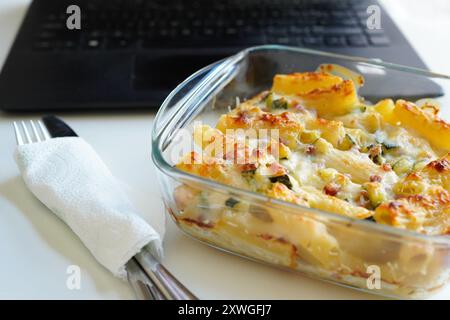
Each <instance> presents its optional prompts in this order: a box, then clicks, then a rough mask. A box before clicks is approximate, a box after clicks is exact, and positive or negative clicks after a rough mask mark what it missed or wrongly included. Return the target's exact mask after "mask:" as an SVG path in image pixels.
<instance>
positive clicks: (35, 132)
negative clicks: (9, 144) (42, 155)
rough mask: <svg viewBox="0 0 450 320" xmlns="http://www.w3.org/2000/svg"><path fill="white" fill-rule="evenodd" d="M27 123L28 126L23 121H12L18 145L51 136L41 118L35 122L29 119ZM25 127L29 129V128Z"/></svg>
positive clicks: (43, 139) (46, 138)
mask: <svg viewBox="0 0 450 320" xmlns="http://www.w3.org/2000/svg"><path fill="white" fill-rule="evenodd" d="M29 123H30V124H29V126H27V124H26V122H25V121H21V122H20V124H19V123H17V122H16V121H14V122H13V126H14V133H15V135H16V141H17V144H18V145H19V146H21V145H23V144H28V143H35V142H42V141H45V140H49V139H50V138H51V137H50V135H49V133H48V131H47V129H46V128H45V127H44V124H43V123H42V121H41V120H37V124H36V123H35V122H34V121H33V120H30V121H29ZM27 127H30V128H31V129H30V130H29V129H28V128H27Z"/></svg>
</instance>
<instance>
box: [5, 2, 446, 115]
mask: <svg viewBox="0 0 450 320" xmlns="http://www.w3.org/2000/svg"><path fill="white" fill-rule="evenodd" d="M373 4H375V5H378V3H377V2H376V1H373V0H370V1H365V0H339V1H331V0H309V1H308V0H225V1H212V0H68V1H66V0H34V1H33V2H32V4H31V6H30V8H29V10H28V12H27V14H26V16H25V19H24V21H23V23H22V26H21V28H20V30H19V32H18V35H17V38H16V40H15V42H14V44H13V46H12V48H11V51H10V53H9V56H8V58H7V60H6V62H5V64H4V66H3V69H2V71H1V74H0V109H3V110H9V111H37V110H59V111H61V110H82V109H83V110H87V109H97V110H98V109H114V108H121V109H130V108H151V107H157V106H159V105H160V104H161V102H162V100H163V99H164V98H165V97H166V95H167V94H168V93H169V92H170V91H171V90H172V89H173V88H174V87H175V86H176V85H177V84H178V83H179V82H181V81H182V80H183V79H184V78H186V77H187V76H188V75H190V74H191V73H192V72H194V71H196V70H198V69H200V68H201V67H203V66H205V65H207V64H209V63H211V62H213V61H216V60H219V59H221V58H223V57H226V56H228V55H231V54H233V53H235V52H237V51H239V50H241V49H243V48H246V47H249V46H254V45H262V44H283V45H290V46H299V47H307V48H314V49H318V50H326V51H333V52H338V53H344V54H350V55H356V56H365V57H375V58H380V59H382V60H385V61H390V62H396V63H401V64H405V65H409V66H415V67H420V68H426V66H425V65H424V63H423V62H422V60H421V59H420V58H419V57H418V55H417V54H416V53H415V51H414V49H413V48H412V47H411V45H410V44H409V43H408V41H407V40H406V39H405V37H404V36H403V35H402V34H401V32H400V31H399V29H398V28H397V27H396V25H395V24H394V23H393V21H392V20H391V19H390V17H389V15H388V13H387V12H385V11H383V10H382V11H381V15H380V16H381V19H382V21H381V22H382V29H381V30H380V29H375V30H369V29H368V28H367V17H368V13H367V7H368V6H369V5H373ZM69 5H76V6H78V7H79V8H80V11H81V15H80V20H79V21H80V26H81V29H79V30H78V29H74V30H69V29H68V28H67V24H66V22H67V19H68V17H69V15H71V14H68V13H67V8H68V6H69ZM429 93H430V96H431V95H438V94H439V87H437V86H430V92H429Z"/></svg>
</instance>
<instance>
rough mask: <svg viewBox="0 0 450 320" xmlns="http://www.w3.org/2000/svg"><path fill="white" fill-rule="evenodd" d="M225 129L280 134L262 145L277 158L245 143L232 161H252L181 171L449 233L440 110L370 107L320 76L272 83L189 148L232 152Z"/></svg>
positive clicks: (225, 159) (447, 132)
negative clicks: (219, 146)
mask: <svg viewBox="0 0 450 320" xmlns="http://www.w3.org/2000/svg"><path fill="white" fill-rule="evenodd" d="M430 110H432V111H433V112H431V111H430ZM433 124H438V125H433ZM423 128H427V131H426V132H425V131H424V130H423ZM230 129H244V130H248V129H256V130H257V131H256V132H260V130H263V129H265V130H272V129H276V130H278V139H276V140H270V139H269V140H268V142H269V145H270V147H271V148H272V149H275V148H276V149H277V150H278V157H276V156H274V155H273V154H272V153H270V152H267V150H261V149H258V147H257V146H255V144H254V143H248V142H247V144H246V145H245V148H244V149H243V150H244V151H242V150H241V149H240V151H238V152H241V154H242V155H243V157H244V158H246V159H247V158H248V159H253V160H254V161H253V162H251V161H247V162H246V163H244V164H242V163H236V161H235V160H236V158H233V156H236V152H232V154H230V153H229V152H228V153H227V152H220V153H219V154H217V152H216V153H209V154H208V155H207V156H205V155H203V160H204V161H202V162H201V163H200V164H191V163H188V164H186V163H187V162H186V161H181V162H180V164H178V168H180V169H182V170H184V171H188V172H191V173H194V174H197V175H201V176H203V177H207V178H211V179H214V180H216V181H219V182H222V183H225V184H229V185H233V186H236V187H239V188H244V189H247V190H252V191H255V192H260V193H263V194H265V195H267V196H269V197H274V198H278V199H281V200H284V201H288V202H293V203H296V204H299V205H302V206H307V207H312V208H317V209H321V210H326V211H330V212H333V213H336V214H342V215H346V216H350V217H353V218H357V219H367V218H370V219H371V220H373V221H374V222H377V223H382V224H388V225H392V226H394V227H398V228H404V229H410V230H414V231H417V232H421V233H425V234H450V200H449V199H450V197H449V195H448V192H449V187H450V178H448V177H450V169H449V168H450V165H449V161H448V159H450V156H449V155H448V152H449V151H450V148H449V149H447V145H448V146H449V147H450V126H449V125H447V124H446V123H445V122H444V121H443V120H441V119H439V118H438V109H437V107H433V108H431V107H430V105H429V104H427V105H423V106H420V107H419V106H416V105H414V104H413V103H411V102H405V101H403V100H399V101H397V102H396V103H394V102H393V101H392V100H383V101H380V102H378V103H377V104H375V105H368V104H365V103H364V102H363V101H362V100H361V99H359V98H358V96H357V93H356V87H355V85H354V83H353V82H352V81H350V80H343V79H341V78H339V77H337V76H331V75H329V74H327V73H321V72H319V73H306V74H292V75H277V76H276V77H275V78H274V86H273V88H272V90H271V91H267V92H263V93H261V94H259V95H257V96H256V97H254V98H252V99H250V100H248V101H245V102H243V103H241V104H240V105H238V106H236V108H234V109H233V110H231V111H230V112H229V113H227V114H224V115H223V116H222V117H221V118H220V119H219V121H218V124H217V126H216V128H210V127H207V126H203V127H201V128H197V133H196V136H199V137H200V139H197V140H198V141H197V140H196V142H197V143H199V144H200V145H201V147H202V148H203V150H205V149H207V146H208V145H209V144H211V143H216V142H217V141H218V140H220V141H225V144H226V145H231V146H236V145H237V140H236V137H233V136H232V135H230V134H229V130H230ZM258 130H259V131H258ZM430 130H431V131H433V130H435V132H430ZM257 134H259V133H257ZM433 134H436V135H439V137H435V136H434V135H433ZM251 138H252V139H254V138H255V137H251ZM198 156H199V155H198V154H195V153H192V154H189V155H187V156H186V157H187V158H188V159H192V158H195V157H198ZM187 158H185V159H187ZM206 160H207V161H206ZM243 218H244V217H243V216H241V217H240V219H243ZM286 237H287V235H286Z"/></svg>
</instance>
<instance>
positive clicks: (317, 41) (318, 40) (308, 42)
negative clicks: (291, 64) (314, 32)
mask: <svg viewBox="0 0 450 320" xmlns="http://www.w3.org/2000/svg"><path fill="white" fill-rule="evenodd" d="M302 41H303V44H304V45H305V46H313V47H315V46H321V45H323V38H322V37H318V36H307V37H304V38H303V39H302Z"/></svg>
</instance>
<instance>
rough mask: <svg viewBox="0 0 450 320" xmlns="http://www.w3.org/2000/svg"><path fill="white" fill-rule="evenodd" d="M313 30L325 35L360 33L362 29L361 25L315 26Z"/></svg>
mask: <svg viewBox="0 0 450 320" xmlns="http://www.w3.org/2000/svg"><path fill="white" fill-rule="evenodd" d="M312 32H313V33H315V34H323V35H347V34H360V33H362V30H361V29H360V28H359V27H339V26H314V27H313V28H312Z"/></svg>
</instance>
